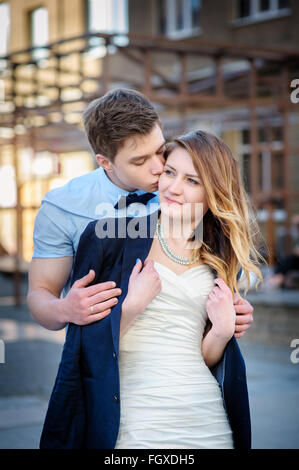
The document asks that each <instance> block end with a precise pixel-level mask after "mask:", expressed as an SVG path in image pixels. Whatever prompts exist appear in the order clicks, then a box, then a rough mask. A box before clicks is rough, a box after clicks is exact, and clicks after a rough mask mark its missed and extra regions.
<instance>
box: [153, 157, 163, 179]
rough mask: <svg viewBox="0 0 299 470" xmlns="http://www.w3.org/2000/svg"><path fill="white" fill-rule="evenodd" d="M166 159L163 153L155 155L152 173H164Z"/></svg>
mask: <svg viewBox="0 0 299 470" xmlns="http://www.w3.org/2000/svg"><path fill="white" fill-rule="evenodd" d="M164 164H165V159H164V157H163V156H162V155H155V156H154V159H153V166H152V173H153V175H161V174H162V173H163V169H164Z"/></svg>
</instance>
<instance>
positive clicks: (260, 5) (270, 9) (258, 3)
mask: <svg viewBox="0 0 299 470" xmlns="http://www.w3.org/2000/svg"><path fill="white" fill-rule="evenodd" d="M236 12H237V21H238V22H239V21H241V22H245V23H246V22H248V21H249V22H251V21H259V20H265V19H269V18H275V17H277V16H282V15H286V14H289V13H290V1H289V0H237V8H236ZM244 20H245V21H244Z"/></svg>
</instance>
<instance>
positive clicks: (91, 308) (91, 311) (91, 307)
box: [89, 305, 93, 313]
mask: <svg viewBox="0 0 299 470" xmlns="http://www.w3.org/2000/svg"><path fill="white" fill-rule="evenodd" d="M89 309H90V313H93V305H91V306H90V307H89Z"/></svg>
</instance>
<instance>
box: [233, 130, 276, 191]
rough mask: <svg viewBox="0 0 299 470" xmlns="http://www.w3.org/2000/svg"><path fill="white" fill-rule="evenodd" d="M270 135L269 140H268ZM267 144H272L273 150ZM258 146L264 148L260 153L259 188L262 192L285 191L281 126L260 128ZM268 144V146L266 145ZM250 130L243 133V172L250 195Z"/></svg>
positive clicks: (241, 148) (241, 150) (241, 147)
mask: <svg viewBox="0 0 299 470" xmlns="http://www.w3.org/2000/svg"><path fill="white" fill-rule="evenodd" d="M267 135H268V139H267ZM267 142H268V143H269V142H271V148H269V147H267V146H266V145H267ZM258 144H260V145H261V147H262V146H264V149H262V150H261V151H260V152H259V153H258V188H259V190H260V191H265V192H268V191H273V190H280V189H283V174H284V168H283V154H282V152H281V149H282V129H281V127H279V126H273V127H267V128H264V127H259V129H258ZM265 144H266V145H265ZM250 153H251V145H250V130H249V129H243V130H242V131H241V146H240V154H241V170H242V176H243V181H244V186H245V189H246V191H247V192H248V193H250V181H251V176H252V175H251V172H250Z"/></svg>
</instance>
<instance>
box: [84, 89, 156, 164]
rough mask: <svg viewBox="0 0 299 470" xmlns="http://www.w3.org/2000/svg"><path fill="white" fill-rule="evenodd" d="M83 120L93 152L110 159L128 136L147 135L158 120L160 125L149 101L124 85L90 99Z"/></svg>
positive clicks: (112, 158)
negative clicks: (124, 87) (99, 96)
mask: <svg viewBox="0 0 299 470" xmlns="http://www.w3.org/2000/svg"><path fill="white" fill-rule="evenodd" d="M83 123H84V127H85V131H86V134H87V137H88V140H89V143H90V145H91V147H92V149H93V151H94V153H95V154H98V153H100V154H102V155H104V156H105V157H107V158H109V160H111V161H113V160H114V157H115V155H116V154H117V152H118V150H119V148H120V147H121V146H122V145H123V143H124V141H125V140H126V139H127V138H128V137H132V136H136V135H146V134H148V133H149V132H151V130H152V129H153V127H154V125H155V124H156V123H157V124H159V125H160V126H161V123H160V120H159V116H158V114H157V112H156V111H155V109H154V107H153V105H152V104H151V103H150V102H149V100H148V99H147V98H146V97H145V96H144V95H142V94H141V93H139V92H137V91H134V90H126V89H123V88H118V89H116V90H113V91H110V92H108V93H106V94H105V95H104V96H102V97H101V98H97V99H95V100H93V101H91V103H89V105H88V106H87V108H86V109H85V111H84V112H83Z"/></svg>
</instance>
